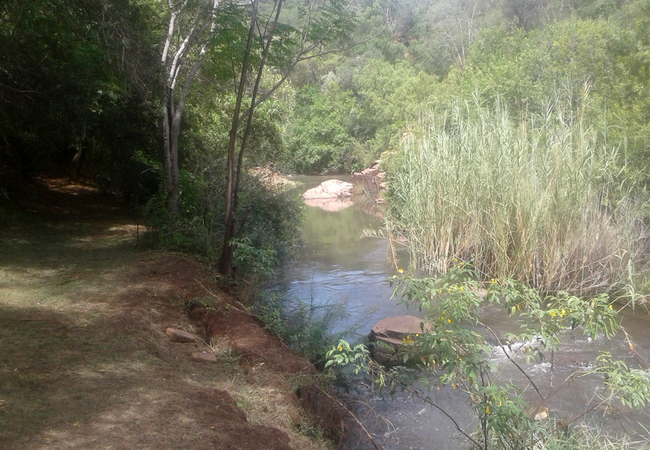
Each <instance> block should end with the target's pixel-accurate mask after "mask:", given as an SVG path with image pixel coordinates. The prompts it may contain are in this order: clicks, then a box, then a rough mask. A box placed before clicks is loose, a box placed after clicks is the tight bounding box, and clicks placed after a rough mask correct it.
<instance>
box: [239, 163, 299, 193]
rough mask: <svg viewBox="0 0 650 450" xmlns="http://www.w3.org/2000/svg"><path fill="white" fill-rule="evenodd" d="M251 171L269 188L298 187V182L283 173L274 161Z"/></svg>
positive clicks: (281, 189)
mask: <svg viewBox="0 0 650 450" xmlns="http://www.w3.org/2000/svg"><path fill="white" fill-rule="evenodd" d="M249 173H250V174H251V175H252V176H253V177H255V178H257V179H258V180H259V181H261V182H262V184H263V185H264V186H265V187H266V188H267V189H275V190H280V191H284V190H287V189H293V188H294V187H296V183H295V182H293V181H291V180H289V179H288V178H287V177H285V176H283V175H281V174H280V173H279V172H278V171H277V170H276V169H275V165H274V164H273V163H269V164H267V165H266V166H259V167H254V168H252V169H250V170H249Z"/></svg>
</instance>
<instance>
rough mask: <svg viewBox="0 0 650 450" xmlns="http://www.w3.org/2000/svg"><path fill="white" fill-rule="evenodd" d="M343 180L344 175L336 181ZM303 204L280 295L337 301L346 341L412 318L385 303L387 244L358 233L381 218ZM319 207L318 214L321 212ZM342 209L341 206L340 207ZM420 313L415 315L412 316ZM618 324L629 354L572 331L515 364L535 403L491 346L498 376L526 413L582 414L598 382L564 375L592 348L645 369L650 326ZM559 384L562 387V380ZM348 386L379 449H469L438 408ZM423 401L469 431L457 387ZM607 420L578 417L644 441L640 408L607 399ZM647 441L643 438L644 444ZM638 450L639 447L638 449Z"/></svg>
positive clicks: (357, 209)
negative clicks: (530, 409) (547, 354)
mask: <svg viewBox="0 0 650 450" xmlns="http://www.w3.org/2000/svg"><path fill="white" fill-rule="evenodd" d="M329 178H331V177H302V176H297V177H294V178H293V180H294V181H296V183H297V184H298V187H297V189H296V191H297V195H298V194H299V193H302V192H304V191H306V190H307V189H310V188H312V187H315V186H317V185H318V184H320V183H321V182H322V181H324V180H326V179H329ZM337 178H338V179H341V180H343V181H349V179H346V177H337ZM320 206H321V207H318V206H306V207H305V222H304V230H303V236H304V240H305V250H304V253H303V255H302V257H301V258H299V260H298V261H296V263H295V264H293V265H292V266H291V267H289V268H287V270H286V271H285V273H284V276H283V278H282V280H280V281H279V282H278V284H277V285H276V286H275V289H276V290H278V291H281V292H282V293H283V294H284V295H286V296H287V298H289V299H300V300H302V301H303V302H309V301H312V302H313V303H314V304H315V305H323V304H328V303H329V304H331V303H337V302H338V303H343V304H344V305H345V310H346V313H347V315H346V316H345V317H341V318H340V319H339V320H338V321H337V323H336V324H335V326H334V330H333V331H335V332H346V333H347V338H348V339H349V340H351V341H355V340H356V341H361V340H363V338H364V337H365V336H366V335H367V334H368V333H369V332H370V328H371V327H372V325H373V324H374V323H376V322H377V321H379V320H380V319H382V318H385V317H389V316H394V315H401V314H411V315H419V313H418V312H417V310H414V309H413V308H411V309H407V308H406V307H405V306H404V305H400V304H398V302H397V299H396V298H393V295H392V294H393V289H392V288H391V287H390V285H389V280H390V279H391V278H392V276H393V275H394V274H395V273H396V268H395V266H394V265H393V264H392V262H391V259H390V258H389V257H388V255H389V249H388V247H387V241H386V240H384V239H381V238H378V237H362V236H363V235H367V234H368V233H367V230H372V231H374V232H375V233H376V232H377V231H378V230H379V229H380V228H381V221H380V220H379V219H378V218H377V217H375V216H374V215H373V214H372V212H373V211H372V208H373V207H372V202H371V201H369V200H366V199H364V198H362V196H359V197H355V198H354V200H353V201H351V202H349V203H348V204H340V205H338V208H337V207H332V205H325V206H323V205H320ZM323 208H325V209H323ZM339 208H341V209H339ZM397 255H398V259H399V260H400V263H399V265H400V266H401V265H403V266H404V267H406V266H407V265H408V255H407V253H406V252H405V251H401V252H398V254H397ZM420 317H421V316H420ZM483 321H484V322H485V323H486V324H487V325H489V326H490V327H491V328H492V329H494V330H495V331H496V332H497V334H502V333H505V332H508V331H515V330H516V324H515V322H514V321H513V320H512V319H510V318H508V317H507V316H505V315H504V314H503V312H502V311H500V310H498V309H497V308H495V307H485V308H484V311H483ZM622 324H623V326H624V327H625V330H626V331H627V333H628V335H629V336H630V338H631V339H632V341H633V342H634V351H632V350H630V347H629V344H628V342H627V341H626V340H625V339H624V336H623V335H622V333H619V336H616V337H615V338H614V339H612V340H608V339H606V338H605V337H604V336H599V337H598V338H597V339H596V340H593V341H592V340H591V339H588V338H586V337H585V336H583V335H581V334H580V333H577V334H576V333H574V335H573V336H569V335H568V334H567V339H566V340H565V341H564V343H563V345H562V346H561V348H560V350H559V351H558V352H556V353H555V355H554V358H553V370H551V363H550V361H548V360H547V361H545V362H542V363H536V364H531V365H526V364H525V361H523V360H518V362H519V364H521V365H523V366H524V367H525V369H526V371H527V373H528V374H529V375H530V376H531V377H532V379H533V380H534V381H535V383H536V384H537V385H538V387H540V390H541V391H542V393H543V394H544V395H547V394H549V393H551V392H553V391H557V392H555V393H554V394H552V395H550V396H548V398H547V399H546V400H544V401H543V402H541V401H540V400H538V398H539V397H536V395H533V391H532V389H531V388H530V386H529V385H528V382H527V380H526V379H525V378H524V377H523V376H522V375H521V374H520V373H519V372H518V371H517V370H516V369H515V368H514V367H513V365H512V364H510V363H509V362H508V360H507V358H506V356H505V354H504V349H501V348H499V347H496V346H495V347H494V349H493V353H492V358H493V362H494V363H495V364H496V367H497V370H498V371H499V373H500V375H499V380H501V381H502V382H514V383H515V384H517V385H518V386H520V387H521V388H522V389H525V392H524V397H525V398H526V399H527V400H528V401H529V402H530V403H531V405H533V406H534V407H547V408H548V409H549V411H550V414H551V416H553V417H557V418H560V419H562V420H568V419H569V418H572V417H576V416H577V415H579V414H581V413H582V412H584V410H585V405H588V404H589V405H593V404H595V403H597V402H598V401H599V400H598V396H599V395H602V394H603V393H604V391H603V390H602V388H601V386H602V379H600V378H598V377H597V376H586V377H573V378H572V377H570V376H571V374H573V373H575V372H576V371H583V372H584V371H585V370H588V369H589V367H591V365H592V363H593V361H594V360H595V358H596V356H597V355H598V353H599V352H600V351H603V350H606V351H610V352H611V353H612V354H613V355H614V356H615V357H616V358H619V359H623V360H624V361H625V362H626V363H627V364H628V365H629V366H631V367H635V368H642V369H646V370H647V368H648V367H649V364H650V320H649V318H648V314H647V313H645V312H642V311H637V313H636V314H635V313H634V312H632V311H629V310H625V311H623V312H622ZM567 379H568V381H566V380H567ZM354 384H355V386H356V388H355V390H354V392H352V393H351V394H350V395H351V397H352V398H354V399H356V400H357V405H358V406H357V412H358V414H359V416H360V418H361V420H362V421H363V423H364V425H365V426H366V427H367V428H368V429H369V431H370V432H371V433H372V435H373V438H374V439H375V440H376V442H377V443H378V444H380V445H381V446H382V447H384V448H386V449H459V448H469V445H468V441H467V440H466V439H465V438H464V437H463V436H462V435H461V434H460V433H459V432H458V431H457V430H456V429H455V426H454V424H453V422H452V421H451V420H450V419H448V418H447V417H446V416H445V415H443V414H442V413H441V412H440V411H439V410H438V409H436V408H434V407H433V406H431V405H427V404H424V403H423V402H422V401H421V400H417V399H415V398H412V397H411V396H409V395H407V394H401V393H398V394H397V395H396V396H395V397H394V398H393V399H390V398H388V399H386V398H384V397H382V396H381V395H379V394H378V393H377V392H376V389H375V388H373V386H372V383H371V382H370V380H369V379H364V378H358V379H356V380H355V383H354ZM426 394H427V395H429V396H430V398H431V400H432V401H433V402H434V403H435V404H436V405H438V406H440V407H441V408H442V409H444V410H445V411H446V412H447V413H449V414H450V415H451V416H452V417H453V418H454V419H455V420H456V422H457V423H458V424H459V425H460V426H461V427H463V428H464V429H466V430H467V431H470V432H471V431H473V429H474V427H475V422H474V419H473V418H472V411H471V409H470V407H469V405H468V402H467V397H466V395H465V394H464V393H462V392H460V391H459V390H452V389H451V388H448V387H443V388H441V389H439V390H438V389H433V390H432V391H430V392H429V391H428V390H427V391H426ZM614 405H615V407H614V410H613V411H610V412H608V413H607V414H606V413H605V412H604V411H602V410H601V409H597V410H594V411H592V412H590V413H587V414H585V415H584V416H583V419H582V420H583V421H584V422H585V423H587V424H588V425H589V426H592V427H603V428H604V429H605V430H608V432H610V433H622V432H625V433H627V434H628V435H629V436H632V437H633V438H634V440H641V439H642V438H644V437H645V438H650V407H647V408H646V409H645V410H643V411H641V412H637V411H633V410H630V409H629V408H626V407H623V406H622V405H621V404H620V402H615V403H614ZM649 442H650V441H649ZM345 448H349V449H352V448H359V449H363V448H372V447H371V446H370V445H369V444H368V443H367V442H365V443H364V442H363V441H362V440H360V439H352V440H351V441H350V442H348V443H347V444H346V447H345ZM644 448H647V447H644Z"/></svg>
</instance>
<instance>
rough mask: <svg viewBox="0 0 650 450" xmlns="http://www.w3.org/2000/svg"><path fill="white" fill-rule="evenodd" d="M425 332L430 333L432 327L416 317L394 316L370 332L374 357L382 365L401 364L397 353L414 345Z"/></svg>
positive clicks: (378, 323) (377, 324) (380, 322)
mask: <svg viewBox="0 0 650 450" xmlns="http://www.w3.org/2000/svg"><path fill="white" fill-rule="evenodd" d="M423 330H424V331H425V332H426V331H430V330H431V327H430V325H428V324H427V323H426V322H424V321H423V319H420V318H418V317H415V316H394V317H387V318H385V319H382V320H380V321H379V322H377V323H376V324H375V325H373V327H372V330H371V331H370V336H369V341H370V343H371V345H370V351H371V354H372V357H373V358H374V359H375V360H376V361H377V362H379V363H380V364H384V365H396V364H399V362H400V361H398V358H397V353H398V351H399V349H400V347H401V346H402V345H403V344H405V343H407V344H411V343H413V342H414V341H415V340H416V339H417V335H419V334H420V333H422V332H423Z"/></svg>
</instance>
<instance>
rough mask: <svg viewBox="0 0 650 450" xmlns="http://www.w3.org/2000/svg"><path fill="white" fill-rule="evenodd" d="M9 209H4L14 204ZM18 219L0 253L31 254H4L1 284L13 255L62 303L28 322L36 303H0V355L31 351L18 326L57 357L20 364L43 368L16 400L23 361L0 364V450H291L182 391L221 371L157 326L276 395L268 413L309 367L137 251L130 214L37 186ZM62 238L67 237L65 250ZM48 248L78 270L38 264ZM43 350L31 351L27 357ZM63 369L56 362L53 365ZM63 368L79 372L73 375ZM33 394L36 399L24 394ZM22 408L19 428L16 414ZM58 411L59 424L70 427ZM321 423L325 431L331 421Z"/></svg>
mask: <svg viewBox="0 0 650 450" xmlns="http://www.w3.org/2000/svg"><path fill="white" fill-rule="evenodd" d="M11 208H14V210H16V207H15V204H14V206H11V207H10V210H11ZM21 211H22V212H21V213H20V214H23V216H21V217H29V218H30V219H29V220H28V222H29V223H20V222H19V221H14V222H13V223H12V225H11V226H10V227H9V228H7V229H5V230H4V231H3V230H1V229H0V239H2V240H3V241H4V243H5V244H7V243H12V242H16V243H23V244H24V242H25V241H26V240H29V239H37V238H38V239H42V244H41V243H39V242H35V243H34V246H33V255H31V254H25V253H24V252H23V254H22V255H21V254H20V250H16V251H15V252H13V253H12V252H11V251H10V250H11V248H10V247H9V246H10V245H11V244H7V245H8V246H7V247H5V248H4V250H3V251H5V250H6V252H5V253H2V251H0V275H1V274H2V273H3V272H2V271H3V270H4V273H5V274H9V276H14V278H16V279H18V278H17V277H18V276H19V275H15V274H14V272H12V270H14V269H15V268H16V267H17V265H15V264H14V262H15V261H14V259H13V258H16V257H17V256H16V255H19V256H20V257H21V258H22V260H21V264H24V266H25V267H26V269H24V270H23V272H24V273H29V274H33V273H36V270H37V269H38V270H41V269H42V270H41V271H42V272H43V273H44V274H45V275H43V277H45V276H48V277H50V278H41V279H39V280H38V282H39V283H41V284H39V285H38V286H37V287H38V289H41V288H42V286H43V283H46V282H47V283H50V281H49V280H50V279H51V284H52V289H58V291H56V292H57V295H59V296H60V297H61V298H63V297H64V296H66V297H65V302H66V303H63V301H62V303H61V304H60V305H59V306H57V308H58V310H57V311H59V312H60V314H58V313H56V312H54V313H53V312H52V311H53V310H45V309H41V310H39V308H41V306H40V303H39V304H36V303H35V304H34V305H33V306H31V305H30V306H29V307H27V306H25V305H23V304H21V303H20V302H23V300H20V299H19V300H13V299H12V298H10V297H9V296H6V297H3V296H2V295H0V312H2V313H6V317H5V316H0V343H2V338H3V333H4V335H6V336H8V337H7V339H9V342H18V340H19V339H23V341H22V342H26V341H25V339H33V338H31V337H24V336H32V335H31V334H29V333H31V331H32V330H31V328H29V327H32V328H33V327H41V328H39V329H45V330H50V331H48V332H47V333H50V334H49V335H47V336H44V338H47V342H48V343H49V345H51V346H54V345H55V344H56V342H57V341H56V339H60V340H61V341H62V342H63V343H64V344H65V349H64V348H63V347H61V348H60V349H57V348H47V352H44V353H42V354H40V353H39V354H34V355H32V357H33V358H41V362H39V363H38V364H41V365H40V366H38V365H35V364H32V365H31V366H29V365H28V364H27V363H25V369H24V371H25V372H26V371H27V370H37V369H38V370H39V371H40V372H39V374H37V375H34V380H35V381H33V383H34V384H35V385H34V386H33V387H31V388H25V389H24V390H21V389H22V387H21V386H22V385H21V383H22V381H21V379H19V378H18V377H19V376H20V372H19V369H20V367H19V366H20V364H21V363H20V361H22V360H23V359H24V358H23V356H20V355H18V352H16V356H15V360H12V359H11V358H13V356H12V355H6V356H7V357H6V359H5V360H4V361H2V358H0V382H6V383H7V384H8V385H14V386H17V387H16V389H15V390H14V391H13V392H3V391H2V386H1V384H2V383H0V428H3V427H5V430H11V432H8V433H6V434H5V431H0V448H70V449H72V448H78V449H82V448H119V449H127V448H187V449H194V448H197V449H198V448H216V449H243V450H248V449H250V450H259V449H271V450H272V449H277V450H284V449H290V448H292V442H294V441H292V440H290V437H289V436H288V434H287V433H286V432H285V431H282V430H280V429H278V428H275V427H271V426H266V425H263V424H255V425H254V424H251V423H250V422H249V420H248V418H247V413H246V412H245V411H244V410H243V409H242V408H241V407H240V406H238V403H237V400H235V399H234V398H233V397H232V396H231V394H230V393H229V392H226V390H224V389H213V388H207V389H206V387H205V385H203V386H202V385H201V384H200V383H197V382H195V381H194V379H195V378H192V377H196V378H201V377H203V378H202V379H203V380H211V379H212V378H211V377H212V375H211V373H212V372H209V371H210V370H213V371H215V370H217V369H210V368H209V367H217V365H218V364H220V363H215V364H216V365H215V366H209V364H207V363H192V362H191V360H190V355H191V353H192V351H193V350H194V351H197V350H205V349H206V348H208V347H207V345H205V344H201V343H200V342H199V343H197V344H179V343H173V342H170V340H169V338H168V337H167V336H166V334H165V330H166V328H167V327H169V326H178V324H181V328H182V327H183V324H185V326H184V327H185V328H186V329H189V331H193V332H195V333H196V334H199V338H200V341H203V342H204V343H210V342H215V341H220V342H226V344H227V345H228V347H229V349H230V352H231V353H232V354H233V355H235V356H238V357H239V358H238V360H239V364H240V366H241V367H242V368H243V373H244V374H248V375H245V376H247V377H249V378H251V380H256V379H257V380H260V379H263V380H266V381H265V383H271V384H275V386H274V388H275V390H276V391H277V392H278V393H277V396H278V398H279V399H283V400H280V401H283V402H286V403H287V404H291V405H295V406H296V409H298V410H299V408H298V406H297V405H298V403H299V402H298V399H297V397H296V395H295V394H294V393H292V392H291V388H290V384H291V383H290V382H288V381H287V380H289V378H290V377H292V376H295V375H296V374H307V375H308V374H313V373H315V369H314V367H313V365H311V364H310V363H309V362H308V361H306V360H305V359H303V358H301V357H300V356H299V355H298V354H296V353H295V352H294V351H292V350H291V349H289V348H288V347H286V346H285V345H284V344H283V343H282V342H280V341H279V340H278V339H277V338H275V337H274V336H272V335H270V334H269V333H268V332H267V331H266V330H265V329H264V328H263V327H262V326H261V324H260V323H259V322H258V321H257V320H256V319H255V318H253V317H252V316H251V314H250V313H249V312H248V311H247V310H246V309H245V308H243V307H242V306H241V304H240V303H239V302H238V301H236V300H235V299H234V298H233V297H231V296H230V295H228V294H226V293H225V292H223V291H222V290H220V289H219V287H218V286H217V285H216V284H215V283H214V282H213V281H214V280H215V277H214V274H213V272H211V271H210V269H209V268H208V267H207V266H206V265H205V264H203V263H201V262H199V261H197V260H196V259H194V258H191V257H188V256H185V255H182V254H174V253H166V252H160V251H153V252H152V251H150V250H146V249H142V235H143V231H144V230H143V228H142V227H141V226H140V225H138V224H137V221H136V220H135V219H134V217H133V215H132V214H130V213H129V212H128V211H125V210H124V208H123V207H122V206H121V205H120V203H119V202H118V201H116V199H114V198H112V197H110V196H106V195H103V194H100V193H98V192H97V191H96V190H95V189H93V188H91V187H89V186H84V185H82V184H71V183H69V182H68V181H67V180H64V179H59V180H53V179H42V180H40V184H38V185H37V186H35V187H34V190H33V195H32V197H31V200H30V201H29V202H26V203H25V204H24V205H23V207H22V209H21ZM21 220H24V219H21ZM80 223H81V224H82V225H79V224H80ZM41 228H42V229H41ZM72 229H74V230H76V231H75V233H77V234H76V235H75V236H74V238H70V239H68V240H65V241H64V239H67V238H68V236H66V233H69V232H70V231H67V230H72ZM39 233H40V235H39ZM48 233H49V234H48ZM39 236H40V237H39ZM57 239H60V240H61V241H62V242H63V243H64V244H65V245H68V244H69V245H70V246H71V245H73V244H74V246H76V247H74V248H77V247H79V248H83V249H84V250H83V252H85V253H80V254H81V255H83V258H88V263H87V264H85V265H74V264H68V263H67V262H66V260H65V255H64V254H62V253H57V254H50V253H48V252H49V250H48V248H49V247H48V245H49V244H48V243H49V242H53V241H56V240H57ZM115 242H118V243H122V242H123V243H124V244H123V245H122V244H120V245H122V247H120V246H117V247H119V248H118V250H115V252H117V253H115V252H113V250H111V252H113V253H108V252H107V251H106V247H107V246H108V244H114V243H115ZM117 247H116V248H117ZM61 248H67V247H65V246H63V244H62V246H60V247H56V249H57V250H56V251H58V252H60V251H61ZM70 248H72V247H70ZM8 249H9V250H8ZM0 250H2V249H0ZM91 258H93V259H92V260H91ZM101 258H104V259H105V261H104V260H103V259H101ZM115 258H118V259H119V261H116V260H115ZM23 260H24V261H23ZM32 266H33V267H34V268H33V267H32ZM46 266H47V267H46ZM50 267H51V269H50ZM45 269H47V270H45ZM21 273H22V272H21ZM12 274H14V275H12ZM52 274H53V275H52ZM7 280H9V278H7ZM43 280H45V281H43ZM0 281H2V280H0ZM21 283H27V281H22V280H21ZM9 284H10V282H9V281H7V283H0V285H2V286H0V288H4V289H7V290H6V292H9V287H10V286H9ZM25 286H26V284H25ZM12 289H13V287H12ZM59 291H61V292H59ZM11 292H13V291H11ZM0 294H2V290H1V289H0ZM57 298H58V297H57ZM206 298H207V299H209V300H210V304H211V307H210V308H203V307H201V308H198V309H194V310H193V311H192V312H191V314H190V316H191V317H190V319H191V320H193V321H194V323H195V324H197V325H196V326H194V327H193V329H192V325H191V322H190V321H189V320H188V318H187V310H186V308H185V307H184V305H186V304H191V303H192V302H197V301H198V302H199V303H202V302H205V299H206ZM3 301H4V302H5V303H6V305H3V304H2V302H3ZM11 302H14V303H11ZM7 305H8V306H7ZM3 308H4V309H3ZM76 314H78V317H75V315H76ZM55 320H56V321H59V322H60V323H59V322H55ZM15 324H18V325H19V326H16V325H15ZM41 324H45V325H46V327H43V326H42V325H41ZM86 324H88V325H89V326H86ZM21 327H23V328H24V330H22V328H21ZM28 328H29V329H28ZM51 330H54V331H51ZM23 331H24V333H23ZM19 333H23V334H19ZM52 333H55V334H52ZM39 345H40V344H39ZM62 345H63V344H62ZM41 347H42V346H40V347H39V346H34V348H35V349H36V350H35V351H40V350H38V349H40V348H41ZM112 347H116V353H115V354H112V353H110V351H111V350H110V349H111V348H112ZM95 348H96V351H95ZM55 356H56V357H55ZM64 356H65V358H68V359H67V360H65V361H63V362H61V359H62V358H64ZM21 358H22V359H21ZM116 359H117V360H116ZM120 359H124V361H125V362H126V363H128V364H126V363H125V364H122V362H121V361H120ZM95 360H98V361H100V362H97V363H96V362H95ZM235 360H236V359H235ZM71 361H73V362H75V363H78V366H76V367H72V363H71ZM102 361H104V362H102ZM5 365H6V367H5ZM14 367H18V368H16V369H15V370H14ZM219 367H222V366H219ZM223 367H225V366H223ZM5 369H6V370H5ZM219 370H222V369H219ZM217 372H218V370H217V371H216V372H214V373H217ZM3 377H4V378H3ZM111 377H112V378H111ZM30 379H31V378H30ZM269 380H270V381H269ZM274 380H275V381H274ZM40 381H42V382H43V386H40V385H36V383H39V382H40ZM12 383H13V384H12ZM93 383H99V384H98V385H94V384H93ZM111 383H113V384H111ZM288 386H289V387H288ZM264 389H267V388H264ZM274 392H275V391H274ZM21 396H22V397H21ZM39 396H40V397H39ZM14 397H15V398H14ZM32 401H33V403H34V405H35V406H34V407H33V408H34V409H33V410H32V409H30V408H32V407H31V406H29V405H31V403H30V402H32ZM92 402H95V403H96V405H95V406H93V407H89V406H88V405H87V403H92ZM43 405H46V406H43ZM16 408H18V409H16ZM20 408H22V409H25V410H26V412H25V414H27V416H21V415H20V414H18V413H17V412H16V413H15V414H14V412H15V411H18V410H19V409H20ZM86 410H87V411H86ZM57 411H66V414H72V415H71V418H70V419H68V418H67V417H66V416H65V414H58V413H57ZM303 413H304V411H303V412H299V413H297V414H298V416H300V415H304V414H303ZM21 414H22V413H21ZM289 414H293V415H294V416H295V415H296V413H295V412H290V413H289ZM306 415H307V416H309V414H306ZM28 416H30V417H33V418H34V417H35V419H34V422H33V423H29V424H28V423H26V421H25V419H24V417H28ZM332 420H333V423H334V428H336V427H337V426H338V424H339V423H340V417H336V418H334V419H332ZM291 422H292V423H294V424H295V425H296V426H299V424H300V423H301V418H300V417H293V418H292V419H291ZM119 424H122V425H119ZM126 424H128V426H127V425H126ZM135 424H140V425H139V426H138V425H135ZM172 424H173V425H172ZM143 427H145V428H146V429H143ZM176 428H180V429H181V430H180V431H179V430H178V429H176ZM285 429H286V427H285ZM3 435H4V436H3ZM291 439H298V440H297V441H295V442H294V443H293V446H294V447H293V448H295V447H296V445H302V444H298V442H301V441H300V440H299V439H301V437H300V436H298V438H296V437H295V436H294V437H292V438H291ZM319 445H322V444H317V445H316V447H318V446H319ZM316 447H312V448H316Z"/></svg>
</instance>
